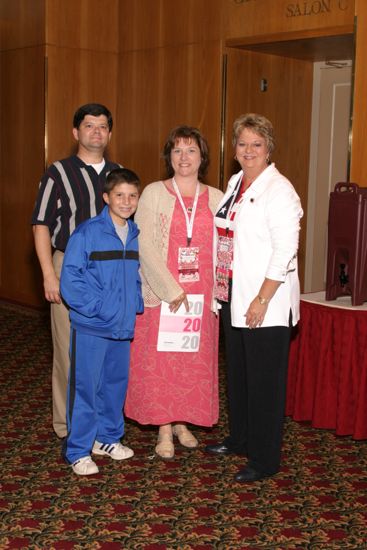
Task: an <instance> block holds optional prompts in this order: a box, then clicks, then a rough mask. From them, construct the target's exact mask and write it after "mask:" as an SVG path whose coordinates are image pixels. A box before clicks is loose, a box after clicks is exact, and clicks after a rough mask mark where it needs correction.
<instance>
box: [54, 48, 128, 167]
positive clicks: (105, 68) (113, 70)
mask: <svg viewBox="0 0 367 550" xmlns="http://www.w3.org/2000/svg"><path fill="white" fill-rule="evenodd" d="M117 62H118V58H117V54H114V53H108V52H98V51H90V50H75V49H69V48H57V47H53V46H49V47H47V67H48V68H47V84H46V97H47V158H46V161H47V164H50V163H51V162H54V161H55V160H57V159H60V158H64V157H65V156H68V155H69V154H70V153H72V152H74V151H75V145H76V143H75V141H74V138H73V136H72V122H73V115H74V112H75V111H76V109H77V108H78V107H79V106H80V105H83V104H84V103H91V102H93V103H94V102H96V103H103V104H105V105H106V106H107V107H108V108H109V110H110V111H111V113H112V116H113V118H114V123H115V122H116V119H117V109H116V105H117V100H116V98H117V94H118V88H117V86H116V82H117ZM116 128H117V126H114V128H113V130H112V139H111V143H110V146H109V149H108V156H109V157H110V158H111V159H113V160H117V161H118V160H119V159H117V158H116V134H117V132H116Z"/></svg>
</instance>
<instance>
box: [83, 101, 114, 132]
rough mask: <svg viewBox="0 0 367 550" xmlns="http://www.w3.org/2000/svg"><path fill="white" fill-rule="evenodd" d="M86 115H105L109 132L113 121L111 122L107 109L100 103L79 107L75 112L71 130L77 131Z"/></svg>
mask: <svg viewBox="0 0 367 550" xmlns="http://www.w3.org/2000/svg"><path fill="white" fill-rule="evenodd" d="M86 115H92V116H100V115H105V116H106V117H107V120H108V127H109V129H110V132H111V130H112V125H113V120H112V115H111V113H110V111H109V110H108V109H107V107H105V106H104V105H101V104H100V103H87V104H86V105H82V106H81V107H79V109H78V110H77V111H76V113H75V115H74V118H73V128H76V129H78V128H79V126H80V124H81V122H83V120H84V117H85V116H86Z"/></svg>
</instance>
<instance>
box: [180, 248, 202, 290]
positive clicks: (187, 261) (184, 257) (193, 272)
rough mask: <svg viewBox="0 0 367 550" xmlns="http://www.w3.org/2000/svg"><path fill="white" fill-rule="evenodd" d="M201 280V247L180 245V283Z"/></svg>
mask: <svg viewBox="0 0 367 550" xmlns="http://www.w3.org/2000/svg"><path fill="white" fill-rule="evenodd" d="M199 280H200V277H199V247H198V246H184V247H180V248H179V249H178V281H179V283H193V282H196V281H199Z"/></svg>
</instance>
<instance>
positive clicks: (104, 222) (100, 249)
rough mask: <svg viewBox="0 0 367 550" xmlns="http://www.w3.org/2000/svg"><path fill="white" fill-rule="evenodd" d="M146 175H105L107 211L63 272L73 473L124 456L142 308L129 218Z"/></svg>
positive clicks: (90, 223) (79, 241)
mask: <svg viewBox="0 0 367 550" xmlns="http://www.w3.org/2000/svg"><path fill="white" fill-rule="evenodd" d="M139 186H140V183H139V179H138V177H137V175H136V174H134V172H132V171H131V170H127V169H125V168H117V169H115V170H112V171H111V172H110V173H109V174H108V176H107V179H106V183H105V187H104V193H103V198H104V201H105V202H106V206H105V207H104V209H103V210H102V212H101V214H99V215H98V216H96V217H95V218H92V219H90V220H87V221H86V222H84V223H82V224H81V225H79V226H78V227H77V229H76V230H75V231H74V233H73V234H72V236H71V238H70V240H69V242H68V245H67V248H66V251H65V257H64V262H63V267H62V272H61V279H60V287H61V294H62V297H63V299H64V300H65V302H66V303H67V304H68V306H69V308H70V321H71V336H70V374H69V386H68V404H67V426H68V435H67V437H66V439H65V441H64V446H63V455H64V458H65V460H66V461H67V462H68V463H69V464H71V466H72V469H73V471H74V473H76V474H78V475H90V474H95V473H97V472H98V466H97V465H96V464H95V462H94V461H93V460H92V458H91V453H93V454H96V455H106V456H110V457H111V458H113V459H114V460H123V459H125V458H129V457H131V456H133V454H134V452H133V450H132V449H129V448H128V447H126V446H124V445H122V444H121V443H120V439H121V438H122V436H123V435H124V417H123V413H122V408H123V404H124V401H125V395H126V389H127V381H128V372H129V358H130V340H131V339H132V338H133V336H134V327H135V317H136V314H137V313H141V312H142V311H143V299H142V295H141V281H140V276H139V253H138V233H139V230H138V228H137V225H136V224H135V223H134V222H133V221H131V220H129V219H128V218H129V217H130V216H131V215H132V214H134V212H135V210H136V208H137V205H138V200H139Z"/></svg>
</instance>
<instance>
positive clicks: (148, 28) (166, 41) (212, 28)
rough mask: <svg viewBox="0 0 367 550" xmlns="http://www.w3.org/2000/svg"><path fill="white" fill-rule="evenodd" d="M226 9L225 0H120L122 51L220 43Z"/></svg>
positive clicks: (120, 42) (120, 39) (120, 40)
mask: <svg viewBox="0 0 367 550" xmlns="http://www.w3.org/2000/svg"><path fill="white" fill-rule="evenodd" d="M225 7H226V0H186V1H185V2H172V0H153V1H152V0H133V1H131V0H120V5H119V8H120V13H119V28H120V30H121V29H122V32H120V36H119V47H120V51H121V52H124V51H131V50H141V49H152V48H158V47H165V46H173V45H178V44H192V43H197V42H209V41H216V40H220V39H221V38H222V37H223V23H224V21H225V17H224V15H223V10H224V8H225ZM126 22H128V24H126Z"/></svg>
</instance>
